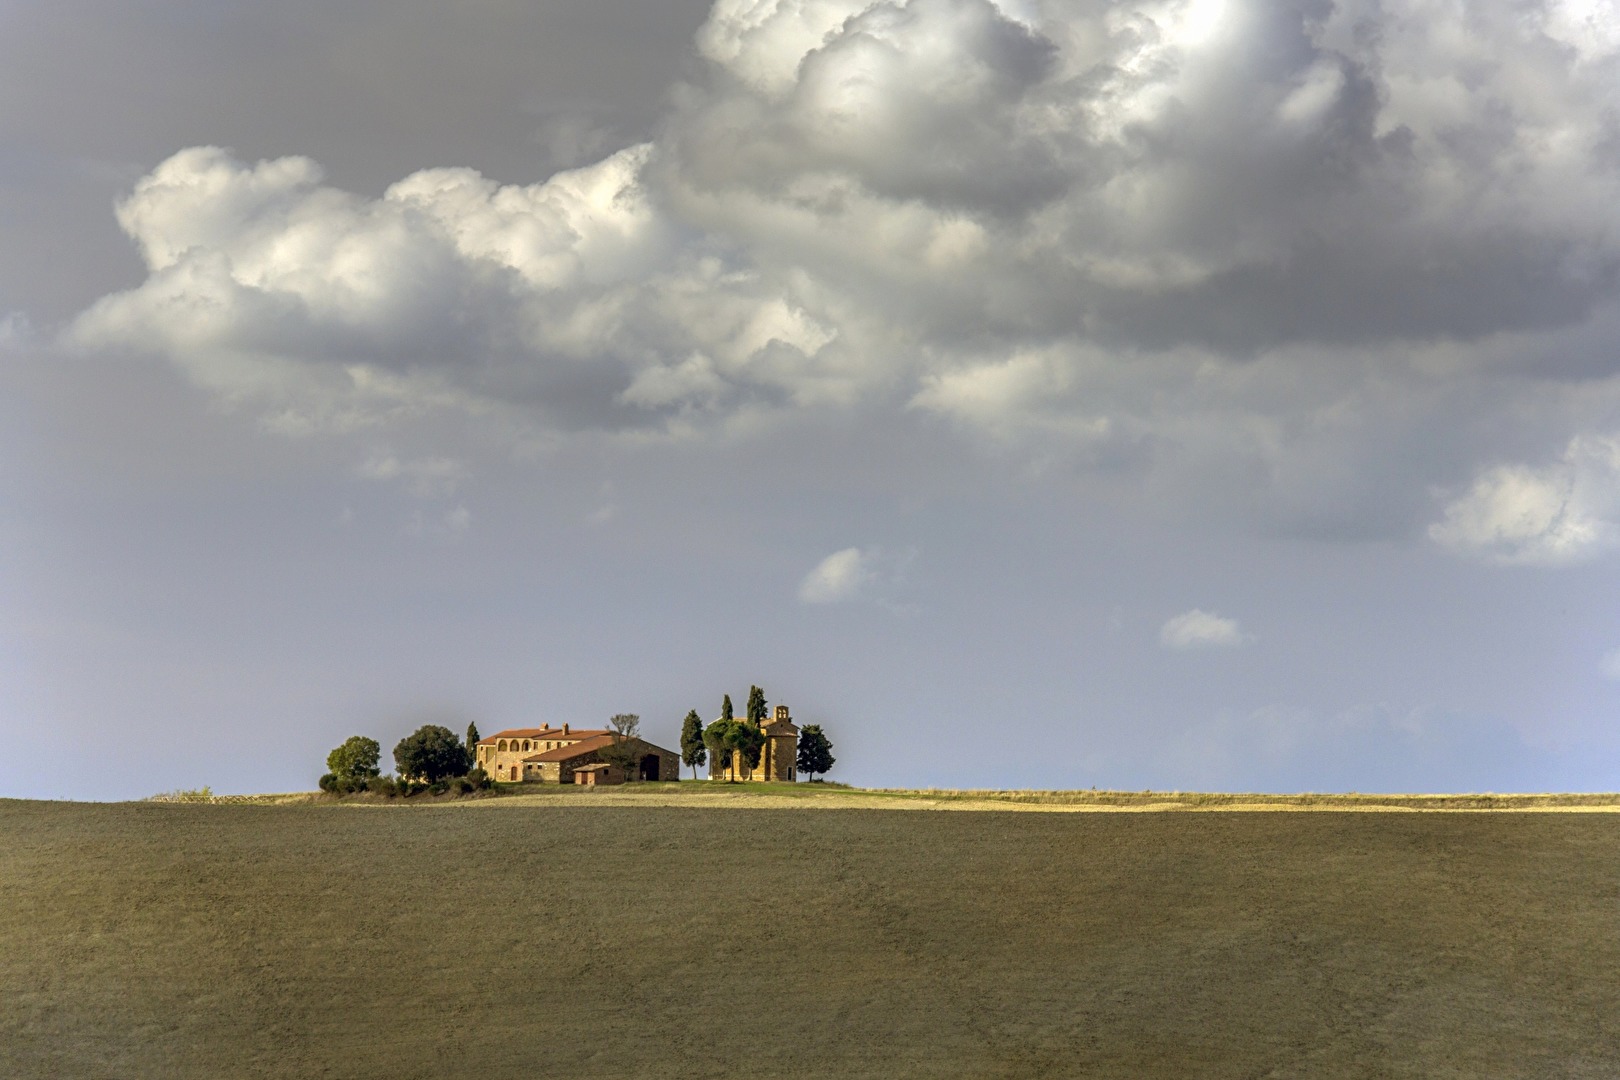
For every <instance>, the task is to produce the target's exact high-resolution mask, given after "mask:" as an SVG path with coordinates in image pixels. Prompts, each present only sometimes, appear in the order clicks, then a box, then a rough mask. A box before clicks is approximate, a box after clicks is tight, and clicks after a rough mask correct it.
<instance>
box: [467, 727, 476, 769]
mask: <svg viewBox="0 0 1620 1080" xmlns="http://www.w3.org/2000/svg"><path fill="white" fill-rule="evenodd" d="M467 760H468V761H477V760H478V725H477V724H468V725H467Z"/></svg>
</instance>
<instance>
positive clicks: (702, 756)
mask: <svg viewBox="0 0 1620 1080" xmlns="http://www.w3.org/2000/svg"><path fill="white" fill-rule="evenodd" d="M708 758H709V754H708V750H707V748H706V747H705V746H704V745H703V721H702V720H701V719H699V718H698V714H697V710H696V709H693V710H692V711H691V712H689V713H687V714H686V719H685V720H683V721H681V761H683V762H685V763H686V764H687V765H690V766H691V767H692V779H694V780H696V779H697V774H698V772H697V771H698V766H699V765H702V764H703V763H704V762H705V761H707V760H708Z"/></svg>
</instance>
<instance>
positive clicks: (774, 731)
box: [709, 705, 799, 783]
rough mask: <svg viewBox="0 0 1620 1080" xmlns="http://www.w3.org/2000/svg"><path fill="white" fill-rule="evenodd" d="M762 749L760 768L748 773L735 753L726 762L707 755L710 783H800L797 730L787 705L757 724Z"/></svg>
mask: <svg viewBox="0 0 1620 1080" xmlns="http://www.w3.org/2000/svg"><path fill="white" fill-rule="evenodd" d="M759 730H760V731H761V732H762V733H763V734H764V736H765V745H764V747H763V748H762V749H761V750H760V752H759V767H758V768H754V769H750V768H749V767H748V764H747V763H746V762H745V761H743V759H742V755H741V754H740V753H738V752H737V751H735V750H733V751H732V752H731V760H729V761H727V760H725V759H724V758H723V757H720V756H719V755H715V754H710V755H709V779H711V780H723V779H726V778H727V777H728V776H735V777H736V778H737V779H738V780H759V781H765V780H774V781H785V782H787V783H793V782H794V781H796V780H798V779H799V771H798V767H799V728H798V725H796V724H795V723H794V722H793V717H792V715H791V714H790V713H789V712H788V707H787V706H786V705H778V706H777V707H776V708H775V709H774V710H773V711H772V713H771V715H770V716H769V717H768V718H767V719H766V720H765V722H764V723H762V724H760V726H759Z"/></svg>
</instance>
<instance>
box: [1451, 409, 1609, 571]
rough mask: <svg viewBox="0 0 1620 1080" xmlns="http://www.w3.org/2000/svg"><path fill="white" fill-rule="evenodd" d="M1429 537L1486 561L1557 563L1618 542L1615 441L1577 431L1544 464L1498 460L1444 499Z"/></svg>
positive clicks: (1588, 556) (1584, 556)
mask: <svg viewBox="0 0 1620 1080" xmlns="http://www.w3.org/2000/svg"><path fill="white" fill-rule="evenodd" d="M1429 536H1430V538H1431V539H1433V540H1434V542H1435V543H1437V544H1439V545H1441V546H1442V547H1445V548H1448V549H1450V550H1452V551H1455V552H1457V553H1459V554H1463V555H1469V556H1472V557H1475V558H1479V559H1483V560H1485V561H1488V562H1496V563H1504V564H1519V565H1531V566H1560V565H1567V564H1571V563H1578V562H1583V561H1586V560H1588V559H1591V558H1594V557H1596V556H1598V555H1600V554H1603V553H1605V552H1607V551H1610V550H1612V549H1614V548H1615V547H1616V545H1617V544H1620V439H1614V438H1599V437H1579V438H1576V439H1575V440H1573V441H1572V442H1571V443H1570V444H1569V447H1568V448H1567V449H1566V450H1565V452H1564V455H1563V457H1562V458H1561V459H1560V460H1558V461H1555V462H1553V463H1551V464H1548V465H1543V466H1539V467H1534V466H1529V465H1499V466H1496V467H1494V468H1492V469H1489V470H1487V471H1486V472H1484V473H1483V474H1481V475H1480V476H1479V477H1478V478H1477V479H1476V480H1475V481H1474V484H1473V486H1472V487H1470V488H1469V490H1468V491H1467V492H1466V493H1464V494H1463V495H1461V496H1459V497H1458V498H1456V499H1453V500H1452V501H1451V502H1450V503H1448V504H1447V505H1446V507H1445V510H1444V517H1443V518H1442V519H1441V520H1440V521H1438V522H1436V523H1435V524H1434V525H1432V526H1430V528H1429Z"/></svg>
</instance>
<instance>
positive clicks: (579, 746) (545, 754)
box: [523, 733, 679, 761]
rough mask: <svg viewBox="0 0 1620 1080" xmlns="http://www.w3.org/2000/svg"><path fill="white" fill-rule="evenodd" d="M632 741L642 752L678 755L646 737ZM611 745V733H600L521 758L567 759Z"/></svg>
mask: <svg viewBox="0 0 1620 1080" xmlns="http://www.w3.org/2000/svg"><path fill="white" fill-rule="evenodd" d="M634 741H635V742H636V743H637V744H638V745H639V746H640V747H641V752H642V753H643V754H667V755H669V756H670V757H678V756H679V755H678V754H676V753H675V751H673V750H665V749H664V748H663V747H662V746H654V745H653V744H652V743H650V742H648V741H647V740H646V739H642V738H639V737H638V738H637V739H635V740H634ZM612 745H613V736H612V734H611V733H608V734H602V735H595V736H593V737H591V738H589V739H585V740H583V741H581V742H577V743H574V744H573V745H571V746H559V747H557V749H555V750H544V751H541V752H540V753H538V754H530V755H529V756H528V757H526V758H524V759H523V760H524V761H568V760H569V759H571V758H576V757H579V756H581V755H582V754H589V753H591V752H592V751H595V750H600V749H602V747H604V746H612Z"/></svg>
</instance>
